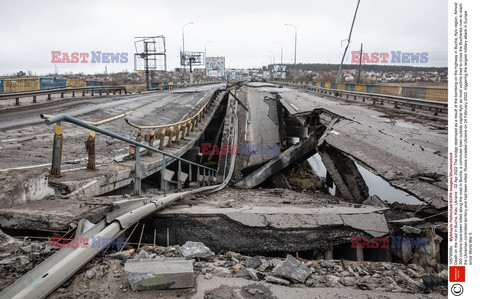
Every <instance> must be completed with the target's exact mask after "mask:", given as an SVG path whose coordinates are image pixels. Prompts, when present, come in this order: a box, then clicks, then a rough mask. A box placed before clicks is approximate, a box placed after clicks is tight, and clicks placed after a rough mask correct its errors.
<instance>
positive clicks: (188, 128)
mask: <svg viewBox="0 0 480 299" xmlns="http://www.w3.org/2000/svg"><path fill="white" fill-rule="evenodd" d="M221 91H223V90H220V89H219V90H215V91H214V93H213V95H212V96H210V98H209V100H208V101H207V103H205V104H204V105H203V106H202V108H200V110H199V111H198V112H197V113H195V115H194V116H193V117H191V118H189V119H187V120H185V121H182V122H177V123H175V124H169V125H162V126H138V125H135V124H132V123H130V122H129V121H128V119H126V117H127V115H129V114H130V113H132V111H129V112H127V113H122V114H119V115H116V116H113V117H110V118H107V119H103V120H100V121H96V122H91V121H85V120H80V121H82V122H84V123H87V124H90V125H92V126H95V127H96V126H100V125H103V124H106V123H109V122H112V121H115V120H118V119H121V118H125V120H126V122H127V123H128V124H130V125H131V126H133V127H134V128H136V129H138V133H137V136H136V138H135V140H136V141H137V142H141V141H142V129H145V128H148V129H152V130H151V132H150V133H149V134H145V141H146V142H148V145H149V146H151V147H153V146H154V140H155V139H157V140H159V147H158V149H159V150H163V149H164V147H165V137H166V136H167V137H168V144H167V146H166V147H172V146H173V143H177V142H179V140H180V139H181V140H184V139H185V137H186V136H189V135H190V132H193V131H194V128H195V127H198V124H199V123H201V122H202V120H203V118H204V116H205V114H206V113H208V112H209V111H210V109H211V107H212V106H213V105H214V103H215V101H216V99H217V97H218V95H219V94H220V93H221ZM209 95H210V93H207V94H206V95H205V96H209ZM40 117H41V118H43V119H45V120H48V119H51V118H52V117H53V115H49V114H41V115H40ZM158 128H160V130H159V131H158V132H157V129H158ZM95 137H96V132H95V131H94V130H92V131H90V132H89V134H88V138H87V140H86V141H85V148H86V151H87V155H88V162H87V169H92V170H94V169H95V168H96V155H95ZM62 149H63V130H62V125H61V123H60V122H59V123H57V124H56V126H55V133H54V137H53V151H52V167H51V169H50V174H51V175H54V176H57V177H58V176H60V173H61V160H62V158H61V156H62ZM136 150H137V149H136V147H135V146H133V145H130V149H129V154H131V155H134V154H136ZM152 154H153V152H152V151H150V150H148V151H147V155H149V156H151V155H152Z"/></svg>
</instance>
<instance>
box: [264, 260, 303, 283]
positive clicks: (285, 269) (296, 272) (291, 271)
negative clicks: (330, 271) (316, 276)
mask: <svg viewBox="0 0 480 299" xmlns="http://www.w3.org/2000/svg"><path fill="white" fill-rule="evenodd" d="M272 272H273V274H275V275H276V276H280V277H283V278H287V279H289V280H293V281H298V282H302V283H303V282H305V280H306V279H307V277H308V276H310V274H312V271H311V270H310V268H308V267H307V266H306V265H304V264H302V263H301V262H299V261H298V260H297V259H295V258H294V257H293V256H291V255H287V258H286V259H285V261H283V262H281V263H280V264H278V265H277V266H276V267H275V268H274V269H273V271H272Z"/></svg>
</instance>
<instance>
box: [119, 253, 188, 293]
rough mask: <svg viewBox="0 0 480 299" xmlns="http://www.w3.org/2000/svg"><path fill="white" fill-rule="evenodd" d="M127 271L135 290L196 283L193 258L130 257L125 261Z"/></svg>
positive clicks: (179, 286) (184, 285) (176, 287)
mask: <svg viewBox="0 0 480 299" xmlns="http://www.w3.org/2000/svg"><path fill="white" fill-rule="evenodd" d="M125 272H126V275H127V279H128V283H129V284H130V286H131V288H132V290H134V291H145V290H152V289H183V288H191V287H193V285H194V274H193V262H192V260H182V259H172V258H168V259H161V258H156V259H148V258H146V259H143V258H142V259H134V260H132V259H130V260H128V261H127V262H126V263H125Z"/></svg>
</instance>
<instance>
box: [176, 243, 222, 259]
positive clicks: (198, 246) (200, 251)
mask: <svg viewBox="0 0 480 299" xmlns="http://www.w3.org/2000/svg"><path fill="white" fill-rule="evenodd" d="M180 253H181V254H182V255H183V256H184V257H186V258H208V257H210V256H213V255H215V254H214V253H213V252H211V251H210V249H209V248H208V247H207V246H205V245H203V243H200V242H191V241H188V242H186V243H185V244H183V245H182V246H181V247H180Z"/></svg>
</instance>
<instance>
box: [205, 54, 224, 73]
mask: <svg viewBox="0 0 480 299" xmlns="http://www.w3.org/2000/svg"><path fill="white" fill-rule="evenodd" d="M205 69H206V73H207V77H225V57H207V58H206V62H205Z"/></svg>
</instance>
